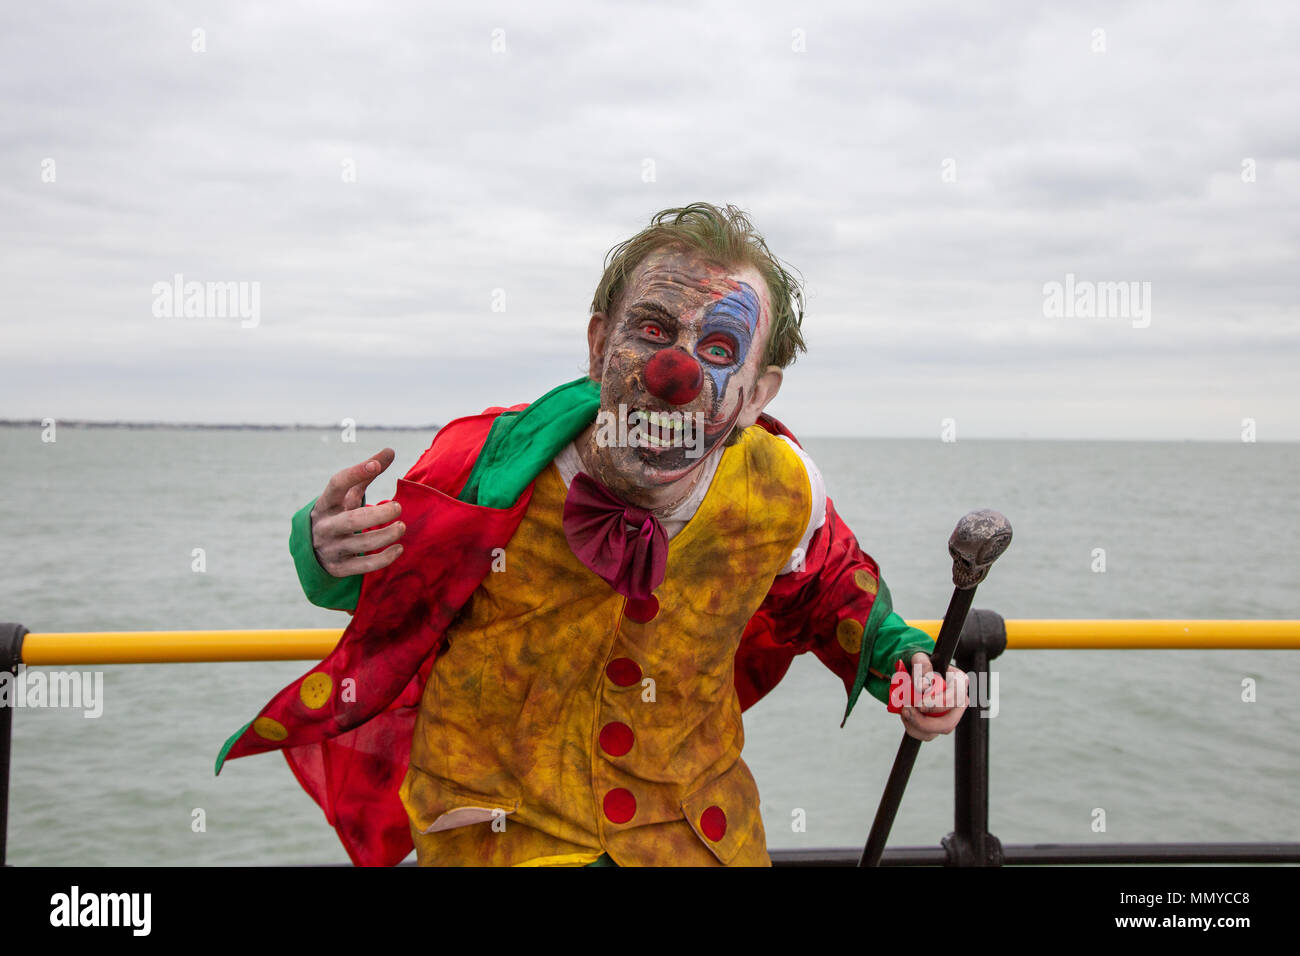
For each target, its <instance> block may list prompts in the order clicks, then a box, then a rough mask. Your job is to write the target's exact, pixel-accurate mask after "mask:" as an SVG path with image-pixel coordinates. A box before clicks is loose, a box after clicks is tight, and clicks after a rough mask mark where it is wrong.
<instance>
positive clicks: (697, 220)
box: [591, 202, 808, 368]
mask: <svg viewBox="0 0 1300 956" xmlns="http://www.w3.org/2000/svg"><path fill="white" fill-rule="evenodd" d="M665 246H667V247H672V246H687V247H689V248H691V249H696V250H698V251H700V252H702V253H704V254H705V255H706V256H708V257H709V258H710V259H713V260H715V261H717V262H720V263H722V264H723V265H725V266H728V267H729V268H733V269H734V268H737V267H739V266H746V265H749V266H753V267H754V268H755V269H757V270H758V272H759V274H760V275H761V276H762V277H763V280H764V281H765V282H766V283H767V290H768V294H769V297H770V298H771V301H772V329H771V332H770V333H769V335H768V338H767V353H766V355H764V360H763V364H764V365H776V366H778V367H780V368H785V367H786V366H788V365H789V364H790V363H791V362H793V361H794V359H795V355H796V353H798V352H806V351H808V346H807V345H805V344H804V340H803V332H802V330H801V327H802V325H803V310H804V298H803V290H802V288H801V284H800V282H799V280H797V279H795V277H794V276H793V275H792V274H791V273H790V272H789V271H788V270H787V269H786V268H785V267H784V266H783V265H782V264H781V262H780V261H779V260H778V259H777V258H776V256H774V255H772V253H771V251H770V250H769V249H768V248H767V243H766V242H764V241H763V237H762V236H761V235H760V234H759V232H758V230H757V229H755V228H754V224H753V223H751V222H750V221H749V218H748V217H747V216H746V215H745V213H744V212H742V211H741V210H739V209H737V208H736V207H735V206H731V205H728V206H725V207H722V208H719V207H717V206H713V205H710V204H709V203H704V202H697V203H691V204H690V205H689V206H683V207H681V208H679V209H665V210H663V211H662V212H658V213H655V214H654V215H653V216H651V217H650V225H649V226H647V227H646V228H645V229H642V230H641V231H640V232H638V233H637V234H636V235H635V236H633V237H632V238H631V239H627V240H625V241H624V242H620V243H619V244H618V245H616V246H615V247H614V248H612V249H610V250H609V253H608V254H607V255H606V256H605V274H604V275H602V276H601V277H600V284H599V285H598V286H596V295H595V297H594V298H593V299H592V301H591V311H592V312H593V313H595V312H604V313H605V314H606V315H609V314H611V308H612V307H613V306H615V305H617V303H618V301H619V298H620V296H621V295H622V294H623V290H624V287H625V286H626V284H627V279H628V276H630V275H631V274H632V273H633V272H635V271H636V268H637V266H639V265H640V264H641V263H642V262H644V261H645V259H646V257H647V256H649V255H650V253H652V252H654V251H656V250H659V249H662V248H664V247H665Z"/></svg>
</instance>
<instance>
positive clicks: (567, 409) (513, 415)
mask: <svg viewBox="0 0 1300 956" xmlns="http://www.w3.org/2000/svg"><path fill="white" fill-rule="evenodd" d="M599 409H600V383H599V382H593V381H592V380H591V379H589V378H587V377H586V376H583V377H582V378H578V379H574V380H573V381H572V382H568V383H566V384H564V385H561V386H559V387H558V388H553V389H551V390H550V391H549V392H547V393H546V394H545V395H543V396H542V397H541V398H539V399H538V400H537V401H535V402H533V403H532V404H531V405H529V406H528V407H527V408H525V409H524V410H523V411H518V412H502V413H501V414H500V415H498V416H497V419H496V421H494V422H493V423H492V430H491V431H490V432H488V437H487V441H486V442H484V444H483V450H482V451H481V452H479V456H478V460H477V461H476V462H475V463H474V469H473V471H471V472H470V475H469V479H468V480H467V481H466V482H465V487H464V488H463V489H462V490H461V493H460V496H459V497H460V500H461V501H465V502H468V503H469V504H473V505H481V506H483V507H485V508H509V507H510V506H511V505H513V504H514V503H515V502H516V501H518V500H519V496H520V495H521V494H523V492H524V489H525V488H527V487H528V486H529V485H530V484H532V483H533V481H534V480H535V479H536V478H537V476H538V475H540V474H541V473H542V469H544V468H545V467H546V466H547V465H549V464H550V463H551V462H552V461H553V460H554V459H555V456H556V455H558V454H559V453H560V451H561V450H562V449H563V448H564V446H565V445H567V444H568V443H569V442H571V441H573V439H574V438H576V437H577V436H578V435H579V434H580V433H581V432H582V430H583V429H584V428H586V427H587V426H588V425H590V424H591V423H592V422H593V421H595V419H596V412H597V411H598V410H599Z"/></svg>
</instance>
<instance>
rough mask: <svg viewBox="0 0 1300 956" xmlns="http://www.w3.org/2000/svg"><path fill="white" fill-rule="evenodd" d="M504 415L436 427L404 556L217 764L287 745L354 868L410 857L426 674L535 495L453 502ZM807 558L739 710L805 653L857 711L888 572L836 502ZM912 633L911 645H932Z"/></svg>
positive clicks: (374, 575) (419, 469)
mask: <svg viewBox="0 0 1300 956" xmlns="http://www.w3.org/2000/svg"><path fill="white" fill-rule="evenodd" d="M523 407H525V406H516V409H519V408H523ZM510 410H511V411H513V410H515V409H510ZM503 411H507V409H500V408H497V409H489V410H487V411H486V412H484V413H483V414H481V415H476V416H472V417H468V418H462V419H458V420H456V421H454V422H452V423H450V424H449V425H447V426H445V427H444V428H443V429H441V430H440V431H439V432H438V434H437V436H436V438H435V440H434V442H433V444H432V445H431V446H430V447H429V449H428V450H427V451H426V452H425V453H424V455H423V456H422V457H421V458H420V460H419V461H418V462H416V464H415V466H414V467H413V468H412V469H411V470H410V471H409V472H408V473H407V475H406V477H405V478H403V479H400V480H399V481H398V483H397V492H396V495H395V500H396V501H399V502H401V504H402V521H404V522H405V523H406V526H407V530H406V533H405V534H404V536H403V538H402V544H403V553H402V555H401V557H400V558H399V559H398V560H397V561H395V562H394V563H393V564H391V565H389V566H388V567H387V568H384V569H382V570H379V571H373V572H371V573H369V574H367V575H365V577H364V579H363V581H362V587H361V597H360V600H359V602H358V604H357V608H356V611H355V613H354V615H353V617H352V620H351V622H350V623H349V625H348V627H347V629H346V630H345V631H344V633H343V636H342V638H341V639H340V641H339V643H338V645H337V646H336V647H335V649H334V650H333V651H332V652H331V653H330V655H329V656H328V657H326V658H325V659H324V660H323V661H321V663H320V664H319V665H317V666H316V667H314V668H312V670H311V671H309V672H308V673H307V674H305V675H303V677H301V678H299V679H298V680H297V681H295V682H294V683H292V684H290V685H289V686H288V687H286V688H285V689H284V690H282V691H280V692H279V693H278V694H276V696H275V697H274V698H273V699H272V700H271V702H270V703H268V704H267V705H266V706H265V707H264V708H263V709H262V710H261V711H260V712H259V714H258V716H257V717H256V718H255V719H254V720H252V721H250V722H249V723H248V724H246V725H245V726H244V727H243V728H241V729H240V730H239V731H238V732H237V733H236V734H235V735H234V736H232V737H231V738H230V740H229V741H227V743H226V746H225V747H224V748H223V749H222V752H221V754H220V755H219V756H218V758H217V766H216V770H217V773H220V772H221V766H222V764H223V762H224V761H225V760H226V759H228V758H235V757H244V756H248V755H249V754H255V753H261V752H264V751H267V750H277V749H278V750H282V751H283V752H284V755H285V758H286V760H287V761H288V763H289V766H290V767H291V768H292V770H293V772H294V775H295V776H296V777H297V779H298V781H299V783H301V784H302V786H303V788H304V789H305V790H306V791H307V792H308V793H309V794H310V795H311V796H312V798H313V799H314V800H315V801H316V802H317V803H318V804H319V805H320V807H321V809H322V810H323V811H324V812H325V817H326V819H327V820H328V821H329V823H330V825H331V826H333V827H334V828H335V829H336V830H337V832H338V834H339V837H340V839H341V840H342V842H343V845H344V847H345V848H346V849H347V852H348V855H349V857H350V858H351V859H352V861H353V862H354V863H356V864H357V865H394V864H396V863H399V862H401V861H402V860H403V859H404V858H405V857H406V856H407V855H408V854H409V853H410V852H411V851H412V849H413V844H412V841H411V836H410V828H409V821H408V818H407V814H406V810H405V808H404V807H403V806H402V803H401V801H400V799H399V797H398V788H399V787H400V785H401V783H402V780H403V778H404V777H405V774H406V769H407V764H408V761H409V756H410V749H411V738H412V733H413V728H414V726H415V719H416V715H417V712H418V708H419V703H420V696H421V693H422V691H423V689H424V683H425V680H426V679H427V678H428V675H429V671H430V668H432V667H433V664H434V661H435V659H436V658H437V655H438V652H439V650H440V648H441V644H442V637H443V632H444V631H445V630H446V628H447V627H448V625H449V624H450V623H451V622H452V620H453V619H454V618H455V617H456V615H457V613H458V612H459V611H460V609H461V608H462V607H463V606H464V604H465V603H466V602H467V601H468V600H469V597H470V595H471V594H472V593H473V592H474V590H475V589H476V588H477V587H478V585H479V583H480V582H481V581H482V580H483V578H484V577H485V576H486V575H487V574H488V573H489V571H490V569H491V565H492V560H493V552H494V550H495V549H497V548H503V547H505V546H506V544H507V543H508V542H509V540H510V538H511V536H512V535H513V534H514V531H515V529H516V528H517V527H518V525H519V522H520V520H521V519H522V517H523V514H524V511H525V510H526V509H527V507H528V503H529V501H530V500H531V498H532V484H529V485H528V487H527V488H526V489H525V490H524V492H523V493H522V494H521V495H520V496H519V499H518V500H517V501H516V502H515V503H514V505H513V506H511V507H510V508H507V509H496V508H486V507H481V506H478V505H471V504H467V503H465V502H463V501H459V500H458V499H457V498H456V495H457V494H458V493H459V492H460V490H461V489H462V488H463V487H464V485H465V483H466V481H467V479H468V478H469V475H470V472H471V470H472V469H473V467H474V464H475V462H476V460H477V458H478V455H479V452H480V450H481V449H482V447H483V444H484V442H485V441H486V439H487V437H488V433H489V430H490V429H491V427H492V424H493V422H494V421H495V419H496V417H497V415H499V414H500V413H501V412H503ZM760 425H761V426H762V427H764V428H766V429H767V430H768V431H770V432H773V433H774V434H779V435H786V436H788V437H790V438H791V439H792V440H793V435H791V434H790V433H789V431H788V430H786V429H785V428H784V426H782V425H781V424H780V423H779V422H777V421H776V420H775V419H772V418H770V417H768V416H763V417H762V418H761V419H760ZM808 552H809V553H808V554H807V556H806V558H805V563H804V568H803V570H801V571H794V572H791V573H788V574H784V575H781V576H779V577H777V578H776V579H775V582H774V583H773V585H772V588H771V590H770V591H769V593H768V596H767V598H766V599H765V601H764V602H763V604H762V606H761V607H760V608H759V610H758V611H757V612H756V613H755V615H754V616H753V618H752V619H751V620H750V622H749V625H748V627H747V628H746V630H745V634H744V637H743V639H742V641H741V645H740V648H739V650H738V652H737V655H736V668H735V682H736V691H737V694H738V696H739V699H740V703H741V706H742V708H748V707H749V706H750V705H752V704H753V703H754V702H755V701H757V700H759V699H760V698H762V697H763V696H764V695H765V694H766V693H767V692H768V691H769V690H771V689H772V688H773V687H774V686H775V685H776V684H777V682H779V681H780V679H781V678H782V677H783V676H784V675H785V673H786V671H787V670H788V668H789V666H790V663H791V661H792V660H793V659H794V656H795V655H796V654H799V653H803V652H805V651H809V650H811V651H812V652H813V653H814V654H816V655H817V657H818V658H820V659H821V660H822V661H823V663H825V664H826V665H827V666H828V667H829V668H830V669H831V670H832V671H834V672H835V673H836V674H837V675H839V676H840V677H841V679H842V680H843V681H844V684H845V687H846V689H847V690H848V691H849V695H850V699H849V709H851V708H852V706H853V703H854V702H855V700H856V698H857V696H858V693H859V692H860V690H861V688H862V686H863V684H864V683H865V681H866V679H867V677H868V674H867V663H868V661H869V659H870V657H871V651H872V645H873V641H874V637H875V632H876V628H877V626H878V625H879V623H880V621H881V620H882V619H883V618H884V616H885V615H886V614H888V613H889V611H890V608H889V597H888V589H887V588H885V586H884V582H883V581H879V570H878V568H877V566H876V564H875V562H874V561H873V560H872V559H871V558H870V557H868V556H867V555H865V554H864V553H863V552H862V551H861V550H860V549H859V548H858V545H857V542H856V540H855V539H854V537H853V535H852V534H851V533H850V532H849V531H848V529H847V528H845V527H844V526H843V524H842V523H841V522H840V520H839V517H838V516H837V515H836V513H835V510H834V507H833V505H832V504H831V502H830V501H829V500H828V501H827V503H826V522H825V524H824V525H823V526H822V527H821V529H820V530H818V531H817V533H816V534H815V535H814V536H813V538H812V541H811V542H810V544H809V547H808ZM863 572H865V573H867V574H869V575H870V576H871V578H872V579H874V580H875V581H877V582H879V593H878V594H874V593H872V594H868V593H866V592H865V591H864V590H863V588H862V586H861V584H860V583H855V575H856V576H857V581H859V582H860V581H861V580H862V578H861V575H862V573H863ZM873 590H874V589H873ZM882 599H883V600H882ZM846 617H851V618H853V619H856V620H857V621H858V622H863V621H865V622H866V623H867V626H866V628H865V632H864V633H862V637H861V652H860V653H854V654H851V653H849V651H848V650H847V649H846V646H845V642H844V641H843V640H842V639H839V640H837V627H839V626H840V625H842V624H843V623H844V621H845V619H846ZM839 633H840V634H842V633H843V630H842V628H841V630H840V632H839ZM916 635H917V637H916V639H914V640H913V641H912V643H913V644H914V645H918V646H919V645H924V644H925V642H926V641H928V640H929V639H928V638H927V637H926V636H925V635H924V634H923V633H921V632H919V631H917V632H916ZM932 646H933V642H930V643H929V645H928V646H926V649H929V648H930V647H932ZM873 673H874V674H875V676H876V677H877V678H880V677H881V674H880V673H879V672H878V671H873ZM888 673H889V670H888V669H885V670H884V674H888ZM886 684H887V680H886ZM845 716H846V718H847V716H848V710H846V712H845Z"/></svg>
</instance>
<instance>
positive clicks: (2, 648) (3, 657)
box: [0, 624, 27, 866]
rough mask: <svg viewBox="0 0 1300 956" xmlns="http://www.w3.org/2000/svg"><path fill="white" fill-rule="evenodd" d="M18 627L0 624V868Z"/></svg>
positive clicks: (21, 632) (19, 654) (19, 651)
mask: <svg viewBox="0 0 1300 956" xmlns="http://www.w3.org/2000/svg"><path fill="white" fill-rule="evenodd" d="M26 636H27V628H25V627H23V626H22V625H21V624H0V676H4V675H6V674H7V675H8V683H9V690H10V693H9V700H8V701H6V702H5V703H4V705H3V706H0V866H4V865H5V849H6V844H7V843H8V842H9V757H10V754H11V753H12V752H13V740H14V703H15V701H16V700H17V697H16V695H17V692H18V665H19V664H20V663H22V659H23V638H24V637H26Z"/></svg>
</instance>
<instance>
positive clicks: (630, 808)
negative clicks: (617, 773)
mask: <svg viewBox="0 0 1300 956" xmlns="http://www.w3.org/2000/svg"><path fill="white" fill-rule="evenodd" d="M634 816H636V797H634V796H632V791H631V790H625V789H624V788H622V787H617V788H615V789H613V790H611V791H610V792H609V793H607V794H605V818H606V819H607V820H609V822H610V823H627V821H628V820H631V819H632V818H633V817H634Z"/></svg>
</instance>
